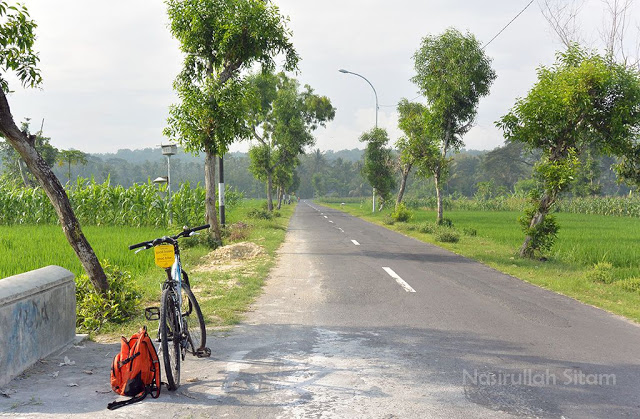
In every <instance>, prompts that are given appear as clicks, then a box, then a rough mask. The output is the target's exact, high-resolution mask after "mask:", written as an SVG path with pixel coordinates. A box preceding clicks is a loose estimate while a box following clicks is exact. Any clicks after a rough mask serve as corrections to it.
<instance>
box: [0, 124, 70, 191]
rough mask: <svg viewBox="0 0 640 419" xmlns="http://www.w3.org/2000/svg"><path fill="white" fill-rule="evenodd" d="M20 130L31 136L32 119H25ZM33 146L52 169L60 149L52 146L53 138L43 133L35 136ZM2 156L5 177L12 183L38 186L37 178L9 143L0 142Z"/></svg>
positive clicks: (0, 154)
mask: <svg viewBox="0 0 640 419" xmlns="http://www.w3.org/2000/svg"><path fill="white" fill-rule="evenodd" d="M20 130H21V131H22V132H24V133H25V134H26V135H27V136H31V135H32V133H31V127H30V119H29V118H25V120H24V121H23V122H22V124H21V126H20ZM32 138H33V146H34V147H35V149H36V151H37V152H38V153H39V154H40V156H41V157H42V159H43V160H44V162H45V163H46V164H47V166H49V167H52V166H53V165H54V164H55V162H56V159H57V158H58V154H59V152H58V149H57V148H55V147H54V146H52V145H51V138H49V137H44V136H43V135H42V133H40V132H39V133H36V134H35V135H33V137H32ZM0 156H1V157H2V163H3V170H2V172H3V177H4V178H5V179H6V180H8V181H11V182H21V183H22V184H23V186H26V187H30V186H33V185H36V184H37V183H36V180H35V177H34V176H33V175H32V174H31V172H30V171H29V169H28V168H27V166H26V164H25V162H24V160H22V157H21V156H20V154H18V152H17V151H16V150H15V149H14V148H13V147H12V146H11V144H10V143H9V142H8V141H3V142H0Z"/></svg>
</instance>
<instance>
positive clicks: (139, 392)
mask: <svg viewBox="0 0 640 419" xmlns="http://www.w3.org/2000/svg"><path fill="white" fill-rule="evenodd" d="M160 385H161V384H160V362H159V360H158V353H157V352H156V348H155V346H153V342H151V339H149V335H148V334H147V327H146V326H143V327H142V328H141V329H140V332H139V333H136V334H134V335H133V336H131V339H129V340H127V339H126V338H125V337H124V336H123V337H122V341H121V342H120V353H119V354H117V355H116V356H115V357H114V358H113V363H112V364H111V388H112V389H113V391H115V392H116V393H118V394H120V395H123V396H130V397H131V399H129V400H123V401H120V402H117V401H116V402H113V403H109V405H108V406H107V408H108V409H109V410H114V409H117V408H119V407H122V406H125V405H128V404H131V403H135V402H138V401H140V400H142V399H144V398H145V397H147V394H151V397H153V398H154V399H156V398H158V396H160ZM154 393H155V395H154Z"/></svg>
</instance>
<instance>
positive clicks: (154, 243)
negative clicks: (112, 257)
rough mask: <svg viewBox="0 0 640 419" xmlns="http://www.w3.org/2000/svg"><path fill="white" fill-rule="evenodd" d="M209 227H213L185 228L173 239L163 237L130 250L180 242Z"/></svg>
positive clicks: (137, 245)
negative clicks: (181, 239) (183, 238)
mask: <svg viewBox="0 0 640 419" xmlns="http://www.w3.org/2000/svg"><path fill="white" fill-rule="evenodd" d="M209 227H211V226H210V225H209V224H205V225H202V226H199V227H193V228H184V229H183V230H182V231H181V232H180V233H178V234H176V235H175V236H171V237H167V236H165V237H161V238H158V239H154V240H149V241H146V242H141V243H136V244H132V245H131V246H129V250H133V249H138V248H140V247H145V248H147V249H149V248H151V247H153V246H157V245H158V244H160V243H166V242H169V241H173V240H178V239H179V238H181V237H190V236H191V235H193V233H195V232H196V231H200V230H205V229H207V228H209Z"/></svg>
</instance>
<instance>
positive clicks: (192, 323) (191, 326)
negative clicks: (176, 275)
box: [181, 283, 207, 355]
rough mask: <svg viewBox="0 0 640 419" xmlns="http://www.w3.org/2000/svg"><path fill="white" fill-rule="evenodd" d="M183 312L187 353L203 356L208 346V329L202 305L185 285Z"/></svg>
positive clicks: (183, 288)
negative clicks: (201, 308)
mask: <svg viewBox="0 0 640 419" xmlns="http://www.w3.org/2000/svg"><path fill="white" fill-rule="evenodd" d="M181 312H182V319H183V323H184V326H185V329H186V330H185V331H186V334H187V340H188V345H187V351H189V352H190V353H191V354H193V355H199V354H202V353H203V350H204V349H205V345H206V344H207V329H206V327H205V325H204V317H203V316H202V311H201V310H200V304H198V301H197V300H196V296H195V295H193V292H192V291H191V288H189V286H188V285H187V284H185V283H183V284H182V310H181Z"/></svg>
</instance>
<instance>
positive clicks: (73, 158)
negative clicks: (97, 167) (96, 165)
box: [58, 149, 87, 182]
mask: <svg viewBox="0 0 640 419" xmlns="http://www.w3.org/2000/svg"><path fill="white" fill-rule="evenodd" d="M76 164H87V154H86V153H83V152H82V151H79V150H73V149H71V150H60V152H59V154H58V165H59V166H65V165H66V166H67V182H71V166H72V165H76Z"/></svg>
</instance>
